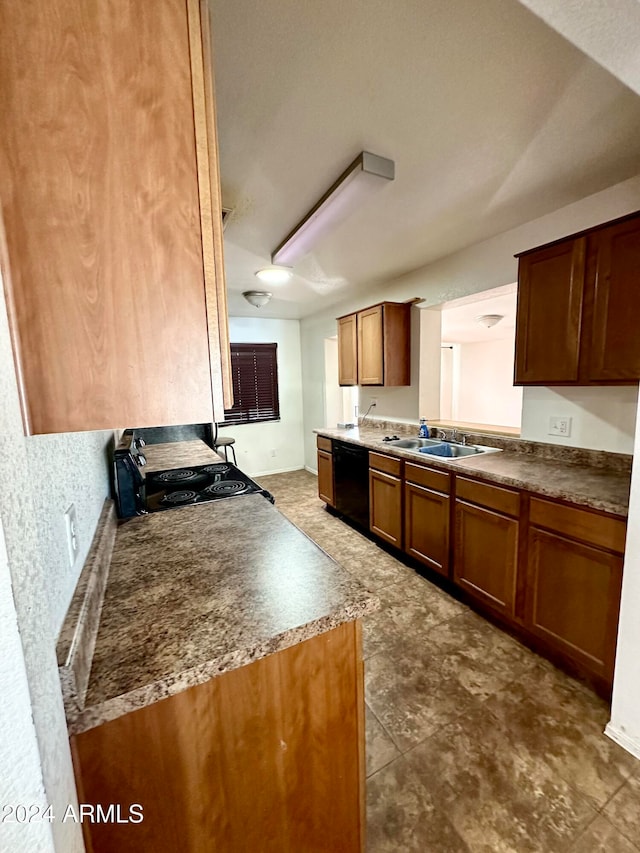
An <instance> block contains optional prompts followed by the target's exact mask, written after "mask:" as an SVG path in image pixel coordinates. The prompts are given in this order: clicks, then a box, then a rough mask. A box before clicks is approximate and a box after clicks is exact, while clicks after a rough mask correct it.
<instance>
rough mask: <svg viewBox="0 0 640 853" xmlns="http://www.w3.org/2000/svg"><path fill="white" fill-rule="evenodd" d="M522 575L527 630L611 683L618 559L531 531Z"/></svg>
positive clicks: (619, 578) (552, 536) (616, 608)
mask: <svg viewBox="0 0 640 853" xmlns="http://www.w3.org/2000/svg"><path fill="white" fill-rule="evenodd" d="M528 576H529V581H528V587H529V589H528V604H527V616H526V625H527V628H528V629H529V630H530V631H531V632H532V633H533V634H535V635H536V636H539V637H541V638H542V639H543V640H545V641H546V642H547V643H548V644H549V645H550V646H551V647H552V648H555V649H557V650H558V651H560V652H563V653H565V654H566V655H567V657H569V658H571V659H572V660H575V661H577V662H578V663H579V664H581V666H582V667H583V669H586V670H587V671H588V672H591V673H593V674H594V675H596V676H599V677H602V678H604V679H606V680H607V681H608V682H611V680H612V678H613V664H614V658H615V647H616V632H617V625H618V611H619V606H620V589H621V584H622V558H621V557H618V556H615V555H613V554H609V553H606V552H604V551H601V550H599V549H597V548H593V547H592V546H590V545H585V544H582V543H578V542H574V541H571V540H569V539H566V538H565V537H563V536H560V535H558V534H556V533H551V532H550V531H546V530H541V529H539V528H536V527H531V528H530V531H529V571H528Z"/></svg>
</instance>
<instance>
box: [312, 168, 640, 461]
mask: <svg viewBox="0 0 640 853" xmlns="http://www.w3.org/2000/svg"><path fill="white" fill-rule="evenodd" d="M638 208H640V176H636V177H634V178H631V179H629V180H628V181H624V182H623V183H620V184H616V185H615V186H613V187H609V188H608V189H606V190H603V191H602V192H599V193H596V194H594V195H592V196H588V197H587V198H584V199H581V200H580V201H576V202H575V203H574V204H571V205H568V206H566V207H563V208H561V209H560V210H557V211H554V212H553V213H550V214H548V215H546V216H543V217H541V218H540V219H536V220H533V221H532V222H527V223H525V224H524V225H520V226H518V227H517V228H513V229H511V230H510V231H505V232H504V233H502V234H498V235H497V236H495V237H492V238H490V239H489V240H484V241H483V242H481V243H476V244H474V245H472V246H469V247H467V248H466V249H462V250H460V251H459V252H455V253H454V254H452V255H449V256H448V257H446V258H441V259H440V260H439V261H436V262H434V263H432V264H429V265H428V266H426V267H422V268H421V269H418V270H415V271H414V272H411V273H408V274H406V275H404V276H401V277H399V278H397V279H394V280H393V281H387V282H384V283H381V284H379V285H377V286H375V287H368V288H367V291H366V293H361V294H360V295H357V294H356V295H355V296H352V297H350V298H349V299H348V300H345V301H343V302H341V303H338V304H336V305H333V306H331V307H330V308H329V309H327V311H325V312H323V313H321V314H315V315H314V316H312V317H305V318H304V319H303V320H302V321H301V334H302V371H303V373H302V375H303V379H304V425H305V459H306V464H307V465H312V464H314V463H313V457H314V456H315V442H314V437H313V434H312V433H311V430H312V429H313V427H315V426H318V425H321V423H322V417H323V411H322V409H323V395H322V374H323V364H324V357H323V352H324V339H325V338H328V337H331V336H332V335H334V334H335V329H336V325H335V318H336V317H339V316H341V315H342V314H348V313H350V312H352V311H356V310H358V309H359V308H362V307H363V306H364V305H373V304H375V303H376V302H378V301H382V300H383V299H389V300H393V301H398V302H401V301H403V300H405V299H411V298H413V297H415V296H418V297H422V298H423V299H424V300H425V301H424V303H423V307H429V306H434V305H439V304H440V303H442V302H448V301H450V300H453V299H458V298H459V297H461V296H466V295H468V294H471V293H479V292H480V291H483V290H489V289H490V288H493V287H501V286H503V285H506V284H511V283H512V282H513V281H515V280H516V277H517V269H518V266H517V261H516V259H515V258H514V257H513V256H514V254H515V253H517V252H520V251H524V250H526V249H531V248H533V247H534V246H539V245H541V244H543V243H547V242H549V241H551V240H555V239H557V238H559V237H562V236H564V235H567V234H571V233H573V232H574V231H579V230H581V229H583V228H589V227H591V226H594V225H598V224H599V223H601V222H605V221H606V220H608V219H613V218H615V217H616V216H622V215H624V214H625V213H630V212H632V211H634V210H637V209H638ZM381 390H383V389H381ZM609 393H612V392H609ZM378 396H379V397H380V396H381V395H380V394H379V395H378ZM613 396H614V398H615V392H613ZM576 404H577V405H579V401H577V400H576Z"/></svg>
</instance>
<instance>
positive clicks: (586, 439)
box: [521, 385, 638, 453]
mask: <svg viewBox="0 0 640 853" xmlns="http://www.w3.org/2000/svg"><path fill="white" fill-rule="evenodd" d="M637 406H638V386H637V385H636V386H629V387H619V388H616V387H611V388H602V387H599V388H525V389H524V398H523V405H522V431H521V436H522V438H526V439H530V440H531V441H546V442H549V443H551V444H566V445H568V446H572V447H590V448H593V449H595V450H609V451H612V452H617V453H633V446H634V434H635V424H636V411H637ZM550 417H568V418H571V419H572V420H571V435H570V436H569V438H564V437H563V436H557V435H548V428H549V418H550Z"/></svg>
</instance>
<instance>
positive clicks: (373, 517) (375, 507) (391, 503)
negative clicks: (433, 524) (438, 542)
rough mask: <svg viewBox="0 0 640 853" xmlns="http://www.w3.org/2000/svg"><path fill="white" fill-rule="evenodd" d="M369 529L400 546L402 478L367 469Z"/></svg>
mask: <svg viewBox="0 0 640 853" xmlns="http://www.w3.org/2000/svg"><path fill="white" fill-rule="evenodd" d="M369 529H370V530H371V532H372V533H375V534H376V536H380V538H381V539H384V540H385V541H386V542H390V543H391V544H392V545H395V546H396V547H398V548H401V547H402V480H401V479H400V478H399V477H392V476H391V475H390V474H384V473H383V472H382V471H374V470H373V469H371V468H370V469H369Z"/></svg>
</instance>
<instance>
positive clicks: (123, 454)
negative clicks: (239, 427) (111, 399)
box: [114, 430, 274, 518]
mask: <svg viewBox="0 0 640 853" xmlns="http://www.w3.org/2000/svg"><path fill="white" fill-rule="evenodd" d="M145 443H146V442H145V440H144V438H142V437H141V436H139V435H137V431H135V430H126V431H125V433H124V435H123V436H122V440H121V442H120V444H119V445H118V447H117V448H116V451H115V454H114V483H115V499H116V505H117V508H118V516H119V517H120V518H131V517H132V516H134V515H145V514H146V513H149V512H161V511H162V510H166V509H177V508H179V507H183V506H192V505H193V504H197V503H205V502H206V501H216V500H221V499H222V498H232V497H238V496H241V495H250V494H261V495H264V497H266V498H267V499H268V500H270V501H271V503H274V500H273V497H272V496H271V495H270V494H269V492H268V491H266V489H263V488H262V487H261V486H260V485H259V484H258V483H256V482H255V481H254V480H252V479H251V478H250V477H247V475H246V474H244V473H243V472H242V471H241V470H240V469H239V468H237V467H236V466H235V465H232V464H231V463H230V462H212V463H210V464H208V465H188V466H186V465H185V466H182V467H181V468H169V469H166V470H164V471H151V472H149V473H147V475H146V477H145V476H144V475H143V471H144V469H145V466H146V464H147V460H146V458H145V455H144V452H143V448H144V446H145Z"/></svg>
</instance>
